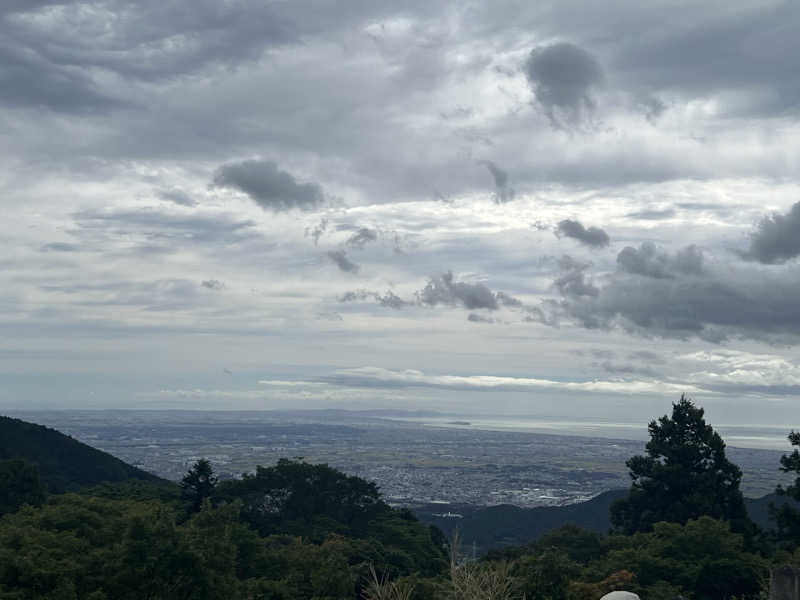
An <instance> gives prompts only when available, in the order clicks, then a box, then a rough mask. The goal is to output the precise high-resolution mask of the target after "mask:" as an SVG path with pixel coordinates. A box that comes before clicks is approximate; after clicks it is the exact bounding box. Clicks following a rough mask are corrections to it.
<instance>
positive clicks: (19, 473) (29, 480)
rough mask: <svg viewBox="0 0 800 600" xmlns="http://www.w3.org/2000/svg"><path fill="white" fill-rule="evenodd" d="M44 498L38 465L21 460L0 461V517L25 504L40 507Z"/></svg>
mask: <svg viewBox="0 0 800 600" xmlns="http://www.w3.org/2000/svg"><path fill="white" fill-rule="evenodd" d="M44 498H45V492H44V486H43V485H42V482H41V481H40V479H39V469H38V468H36V465H32V464H31V463H29V462H27V461H24V460H21V459H11V460H0V517H2V516H3V515H4V514H7V513H12V512H16V511H17V510H19V509H20V508H21V507H22V506H24V505H25V504H29V505H31V506H40V505H41V504H42V502H44Z"/></svg>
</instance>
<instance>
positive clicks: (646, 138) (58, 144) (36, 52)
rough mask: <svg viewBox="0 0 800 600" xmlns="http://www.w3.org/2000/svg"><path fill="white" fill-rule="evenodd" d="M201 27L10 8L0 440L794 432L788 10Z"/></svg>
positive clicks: (201, 19)
mask: <svg viewBox="0 0 800 600" xmlns="http://www.w3.org/2000/svg"><path fill="white" fill-rule="evenodd" d="M182 4H183V5H185V3H178V2H165V1H164V0H139V1H136V2H131V1H129V0H125V1H122V0H107V1H98V2H91V1H87V2H69V1H66V2H49V1H47V0H36V1H32V0H5V1H4V2H2V6H0V105H1V107H2V110H0V136H2V139H3V140H4V143H3V144H0V192H1V193H0V203H2V207H3V214H4V225H3V226H2V228H1V229H0V239H1V240H2V245H3V248H4V253H3V256H2V258H0V377H2V381H3V384H2V386H0V409H4V410H19V409H62V408H79V409H95V408H138V409H164V408H181V409H276V408H293V409H299V408H325V407H336V408H347V409H351V408H352V409H363V408H389V407H391V408H402V409H436V410H440V411H444V412H450V413H463V414H476V413H482V414H505V415H549V416H564V417H570V416H573V417H574V416H588V417H596V418H601V417H602V418H607V419H611V420H635V421H641V422H642V423H644V422H645V421H646V420H649V419H650V418H651V417H653V416H657V415H660V414H663V413H664V412H667V409H668V408H669V403H670V402H671V401H675V400H677V398H678V397H679V396H680V394H681V393H683V392H685V393H687V394H688V395H689V396H691V397H692V398H693V399H694V400H695V401H696V402H697V403H698V404H700V405H702V406H704V407H705V408H706V411H707V415H708V417H709V420H710V422H712V423H714V424H715V425H716V424H720V425H724V424H740V425H744V424H748V425H754V424H761V425H770V424H771V425H780V426H782V427H783V428H784V430H785V431H784V432H783V434H782V435H785V433H787V432H788V430H789V428H791V426H792V425H793V424H794V425H795V426H797V425H798V424H799V423H800V422H799V421H798V420H797V398H798V393H800V347H799V346H798V342H800V302H798V298H800V264H798V256H800V193H798V192H800V185H798V173H799V172H800V141H799V140H800V125H799V124H798V116H800V69H798V59H797V57H798V56H799V55H800V37H799V36H798V35H797V32H798V30H800V10H798V6H797V4H796V3H795V2H791V1H789V2H767V1H764V2H759V1H748V2H739V1H730V2H725V3H719V2H707V3H699V2H678V1H675V2H655V1H654V2H645V3H633V2H603V3H587V2H579V3H574V2H570V1H567V0H559V1H557V2H532V3H527V2H515V1H508V2H504V1H497V2H491V3H478V4H472V3H468V2H457V3H448V2H404V3H397V2H383V1H381V0H371V1H368V2H367V1H365V2H356V1H351V2H344V3H342V2H333V1H331V2H325V1H314V2H310V1H309V2H306V1H299V0H296V1H292V2H270V3H265V2H255V1H252V2H249V1H246V0H241V1H229V2H218V1H211V0H202V1H196V2H193V3H192V5H191V6H192V10H191V11H187V10H185V6H183V7H182ZM642 433H644V431H643V432H642Z"/></svg>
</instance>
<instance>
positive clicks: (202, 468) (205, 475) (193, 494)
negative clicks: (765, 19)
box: [181, 458, 217, 512]
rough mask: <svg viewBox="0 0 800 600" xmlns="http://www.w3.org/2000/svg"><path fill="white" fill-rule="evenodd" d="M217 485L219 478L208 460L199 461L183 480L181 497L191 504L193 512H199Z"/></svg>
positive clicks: (190, 507)
mask: <svg viewBox="0 0 800 600" xmlns="http://www.w3.org/2000/svg"><path fill="white" fill-rule="evenodd" d="M216 485H217V477H216V475H214V470H213V469H212V468H211V463H210V462H208V460H207V459H205V458H201V459H200V460H198V461H197V462H196V463H194V465H193V466H192V468H191V469H189V472H188V473H186V475H184V476H183V479H182V480H181V497H182V498H183V499H184V500H186V502H187V503H188V504H189V510H190V511H191V512H198V511H199V510H200V508H201V507H202V506H203V501H204V500H205V499H206V498H210V497H211V494H212V493H213V491H214V487H215V486H216Z"/></svg>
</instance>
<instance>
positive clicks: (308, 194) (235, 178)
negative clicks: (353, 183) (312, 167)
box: [212, 160, 325, 211]
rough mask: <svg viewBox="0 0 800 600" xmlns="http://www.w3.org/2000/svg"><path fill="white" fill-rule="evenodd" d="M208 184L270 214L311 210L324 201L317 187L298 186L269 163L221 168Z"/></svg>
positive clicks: (234, 164)
mask: <svg viewBox="0 0 800 600" xmlns="http://www.w3.org/2000/svg"><path fill="white" fill-rule="evenodd" d="M212 185H213V186H214V187H221V188H229V189H236V190H239V191H241V192H244V193H245V194H247V195H248V196H250V198H251V199H252V200H253V201H254V202H256V203H257V204H258V205H259V206H260V207H261V208H263V209H264V210H272V211H285V210H290V209H293V208H299V209H301V210H313V209H314V208H316V207H317V206H319V205H320V204H322V202H323V201H324V199H325V197H324V194H323V192H322V188H321V187H320V186H319V185H318V184H316V183H298V182H297V180H296V179H295V178H294V176H292V175H290V174H289V173H287V172H286V171H282V170H280V169H279V168H278V166H277V165H276V164H275V163H274V162H272V161H270V160H246V161H242V162H238V163H229V164H227V165H223V166H221V167H219V168H218V169H217V171H216V172H215V173H214V179H213V181H212Z"/></svg>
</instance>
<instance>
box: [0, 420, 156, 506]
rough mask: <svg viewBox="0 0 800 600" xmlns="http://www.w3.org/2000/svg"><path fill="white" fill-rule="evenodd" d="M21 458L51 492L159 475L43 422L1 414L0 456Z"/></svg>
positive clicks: (152, 478) (154, 479) (153, 478)
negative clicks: (31, 467) (35, 471)
mask: <svg viewBox="0 0 800 600" xmlns="http://www.w3.org/2000/svg"><path fill="white" fill-rule="evenodd" d="M13 458H20V459H24V460H26V461H28V462H31V463H33V464H35V465H37V466H38V468H39V474H40V477H41V480H42V482H43V483H44V484H45V485H46V486H47V490H48V491H49V492H51V493H62V492H66V491H76V490H78V489H80V488H81V487H84V486H91V485H96V484H99V483H102V482H105V481H124V480H126V479H141V480H145V481H158V480H159V478H158V477H156V476H155V475H151V474H150V473H146V472H145V471H142V470H141V469H137V468H136V467H133V466H131V465H129V464H127V463H125V462H123V461H121V460H119V459H118V458H115V457H113V456H111V455H110V454H106V453H105V452H101V451H100V450H96V449H95V448H92V447H91V446H87V445H86V444H82V443H81V442H79V441H77V440H74V439H72V438H71V437H69V436H66V435H64V434H63V433H60V432H58V431H56V430H55V429H49V428H47V427H43V426H42V425H34V424H33V423H27V422H25V421H21V420H19V419H12V418H9V417H0V460H3V459H13Z"/></svg>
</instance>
